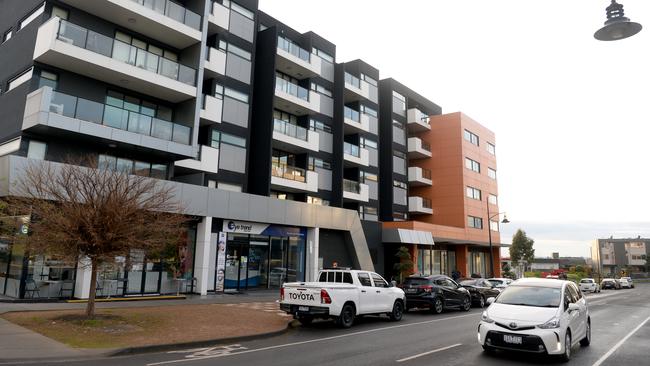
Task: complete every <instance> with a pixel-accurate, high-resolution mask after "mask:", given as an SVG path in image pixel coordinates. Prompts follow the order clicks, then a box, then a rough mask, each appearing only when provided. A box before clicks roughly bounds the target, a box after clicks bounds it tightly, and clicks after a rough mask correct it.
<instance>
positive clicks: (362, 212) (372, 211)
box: [359, 206, 379, 220]
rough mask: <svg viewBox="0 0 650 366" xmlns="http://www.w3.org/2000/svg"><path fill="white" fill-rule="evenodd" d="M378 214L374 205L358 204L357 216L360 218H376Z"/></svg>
mask: <svg viewBox="0 0 650 366" xmlns="http://www.w3.org/2000/svg"><path fill="white" fill-rule="evenodd" d="M377 216H379V214H378V212H377V208H376V207H371V206H359V217H360V218H361V219H362V220H377Z"/></svg>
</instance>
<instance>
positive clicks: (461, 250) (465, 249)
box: [456, 244, 471, 277]
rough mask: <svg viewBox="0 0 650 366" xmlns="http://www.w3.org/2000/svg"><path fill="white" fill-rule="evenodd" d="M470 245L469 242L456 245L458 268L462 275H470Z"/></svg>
mask: <svg viewBox="0 0 650 366" xmlns="http://www.w3.org/2000/svg"><path fill="white" fill-rule="evenodd" d="M468 258H469V246H468V245H467V244H461V245H456V270H457V271H459V272H460V275H461V277H469V276H470V275H471V273H469V262H468Z"/></svg>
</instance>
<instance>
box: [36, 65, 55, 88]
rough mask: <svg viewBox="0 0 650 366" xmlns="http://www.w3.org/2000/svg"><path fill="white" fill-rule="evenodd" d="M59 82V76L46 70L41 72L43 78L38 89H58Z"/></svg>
mask: <svg viewBox="0 0 650 366" xmlns="http://www.w3.org/2000/svg"><path fill="white" fill-rule="evenodd" d="M58 82H59V75H57V74H55V73H53V72H49V71H46V70H41V77H40V79H39V80H38V88H39V89H40V88H42V87H44V86H49V87H50V88H52V89H56V88H57V86H58Z"/></svg>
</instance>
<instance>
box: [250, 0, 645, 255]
mask: <svg viewBox="0 0 650 366" xmlns="http://www.w3.org/2000/svg"><path fill="white" fill-rule="evenodd" d="M609 3H610V1H609V0H571V1H566V0H526V1H521V0H502V1H485V0H453V1H449V0H445V1H442V0H399V1H396V0H392V1H388V0H260V9H261V10H263V11H265V12H267V13H269V14H270V15H272V16H274V17H275V18H277V19H279V20H280V21H282V22H284V23H286V24H288V25H289V26H291V27H293V28H294V29H296V30H298V31H300V32H305V31H309V30H312V31H314V32H316V33H318V34H319V35H321V36H323V37H324V38H326V39H328V40H330V41H332V42H333V43H334V44H336V45H337V62H344V61H349V60H354V59H357V58H361V59H363V60H364V61H366V62H368V63H369V64H371V65H373V66H375V67H377V68H378V69H379V70H380V73H381V78H386V77H393V78H395V79H397V80H399V81H400V82H402V83H403V84H405V85H407V86H409V87H410V88H412V89H414V90H416V91H418V92H419V93H420V94H422V95H424V96H425V97H428V98H429V99H431V100H432V101H434V102H436V103H437V104H439V105H440V106H441V107H442V108H443V113H450V112H455V111H459V110H460V111H462V112H464V113H466V114H467V115H469V116H470V117H472V118H473V119H475V120H477V121H478V122H480V123H482V124H483V125H485V126H487V127H488V128H490V129H492V130H493V131H494V132H495V133H496V136H497V158H498V180H499V206H500V208H501V209H502V210H505V211H507V213H508V217H509V219H510V220H511V224H509V225H504V226H503V227H502V241H503V242H504V243H509V242H510V240H511V238H512V234H513V232H514V231H516V229H518V228H522V229H524V230H525V231H526V232H527V233H528V235H529V236H531V237H532V238H534V239H535V241H536V245H535V249H536V253H537V254H538V255H540V256H548V255H550V253H551V252H554V251H559V252H560V254H561V255H562V256H569V255H580V256H589V243H590V241H591V240H593V239H594V238H596V237H609V236H610V235H613V236H614V237H631V236H633V237H636V236H637V235H645V236H650V212H649V211H650V205H649V203H650V198H649V197H650V195H648V194H647V193H646V190H647V189H648V187H650V179H649V178H650V173H649V171H650V159H649V158H650V153H649V152H650V144H649V143H648V136H649V134H650V100H649V99H650V93H648V89H649V88H650V1H647V0H621V3H622V4H623V5H625V12H626V16H627V17H629V18H631V19H632V20H633V21H638V22H640V23H642V24H644V25H645V26H647V27H648V29H645V30H643V31H642V32H641V33H640V34H638V35H636V36H634V37H632V38H629V39H626V40H623V41H618V42H599V41H596V40H595V39H594V38H593V33H594V32H595V31H596V30H597V29H598V28H600V27H601V26H602V24H603V22H604V21H605V7H606V6H607V5H609Z"/></svg>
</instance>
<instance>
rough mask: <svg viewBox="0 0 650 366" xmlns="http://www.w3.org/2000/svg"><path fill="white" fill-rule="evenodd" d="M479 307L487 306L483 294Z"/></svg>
mask: <svg viewBox="0 0 650 366" xmlns="http://www.w3.org/2000/svg"><path fill="white" fill-rule="evenodd" d="M478 307H480V308H484V307H485V297H484V296H483V295H481V296H480V297H479V299H478Z"/></svg>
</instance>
